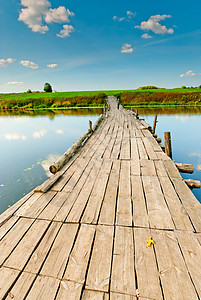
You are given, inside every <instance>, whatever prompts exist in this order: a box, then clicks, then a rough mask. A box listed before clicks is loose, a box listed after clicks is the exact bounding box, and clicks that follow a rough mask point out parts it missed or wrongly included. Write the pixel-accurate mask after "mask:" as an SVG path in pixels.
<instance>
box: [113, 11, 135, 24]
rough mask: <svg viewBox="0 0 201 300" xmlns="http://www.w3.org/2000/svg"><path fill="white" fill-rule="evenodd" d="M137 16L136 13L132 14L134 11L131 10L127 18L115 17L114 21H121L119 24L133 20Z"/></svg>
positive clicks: (127, 13)
mask: <svg viewBox="0 0 201 300" xmlns="http://www.w3.org/2000/svg"><path fill="white" fill-rule="evenodd" d="M135 16H136V13H135V12H134V13H133V12H132V11H130V10H127V12H126V16H125V17H121V18H119V17H117V16H114V17H113V20H114V21H119V22H122V21H124V20H127V21H128V20H129V19H132V18H133V17H135Z"/></svg>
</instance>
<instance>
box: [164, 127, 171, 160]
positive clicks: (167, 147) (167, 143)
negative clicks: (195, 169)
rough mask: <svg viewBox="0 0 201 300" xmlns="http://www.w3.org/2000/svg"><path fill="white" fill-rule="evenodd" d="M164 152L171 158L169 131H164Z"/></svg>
mask: <svg viewBox="0 0 201 300" xmlns="http://www.w3.org/2000/svg"><path fill="white" fill-rule="evenodd" d="M164 142H165V153H166V154H167V155H168V156H169V157H170V158H172V147H171V136H170V132H164Z"/></svg>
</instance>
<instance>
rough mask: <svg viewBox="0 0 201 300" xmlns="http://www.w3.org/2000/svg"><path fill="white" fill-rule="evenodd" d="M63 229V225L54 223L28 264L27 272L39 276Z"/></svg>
mask: <svg viewBox="0 0 201 300" xmlns="http://www.w3.org/2000/svg"><path fill="white" fill-rule="evenodd" d="M60 228H61V223H57V222H53V223H52V224H51V225H50V227H49V228H48V230H47V232H46V234H45V236H44V237H43V239H42V241H41V242H40V244H39V246H38V247H37V248H36V250H35V251H34V252H33V254H32V256H31V258H30V260H29V261H28V264H27V265H26V267H25V271H26V272H30V273H35V274H37V273H38V272H39V270H40V268H41V266H42V264H43V262H44V261H45V258H46V256H47V254H48V252H49V250H50V248H51V246H52V244H53V242H54V240H55V238H56V235H57V234H58V232H59V230H60Z"/></svg>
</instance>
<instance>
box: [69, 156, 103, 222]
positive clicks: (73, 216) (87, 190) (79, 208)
mask: <svg viewBox="0 0 201 300" xmlns="http://www.w3.org/2000/svg"><path fill="white" fill-rule="evenodd" d="M101 164H102V160H99V159H97V160H96V162H95V164H94V166H93V168H92V171H91V172H90V174H89V176H88V178H87V180H86V182H85V184H84V185H83V187H82V192H81V193H80V194H79V196H78V197H77V199H76V201H75V203H74V205H73V207H72V209H71V211H70V213H69V215H68V217H67V219H66V222H79V221H80V218H81V216H82V214H83V210H84V208H85V206H86V204H87V201H88V199H89V196H90V194H91V191H92V189H93V186H94V182H95V180H96V178H97V176H98V175H99V172H100V168H101Z"/></svg>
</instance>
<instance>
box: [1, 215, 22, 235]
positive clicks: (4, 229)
mask: <svg viewBox="0 0 201 300" xmlns="http://www.w3.org/2000/svg"><path fill="white" fill-rule="evenodd" d="M17 220H18V217H16V216H12V217H11V218H10V219H8V221H7V222H5V223H4V224H2V226H1V227H0V240H1V239H2V238H3V237H4V235H6V233H7V232H8V231H9V230H10V229H11V228H12V227H13V225H14V224H15V223H16V222H17Z"/></svg>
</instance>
